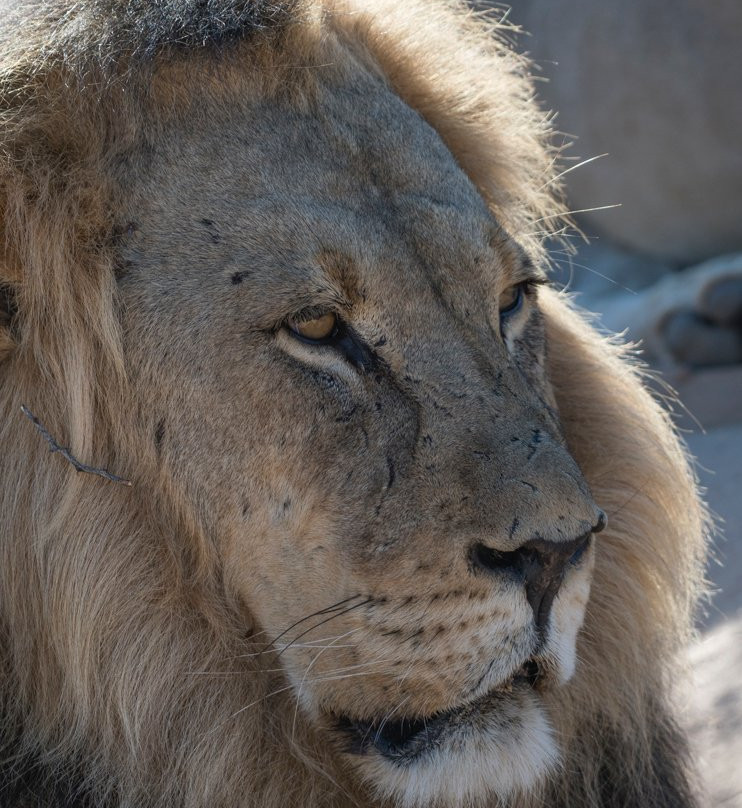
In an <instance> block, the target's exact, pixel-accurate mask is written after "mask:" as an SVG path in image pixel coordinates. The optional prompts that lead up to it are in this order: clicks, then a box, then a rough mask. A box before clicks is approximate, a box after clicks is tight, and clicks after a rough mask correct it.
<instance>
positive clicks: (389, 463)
mask: <svg viewBox="0 0 742 808" xmlns="http://www.w3.org/2000/svg"><path fill="white" fill-rule="evenodd" d="M386 467H387V469H389V477H388V479H387V481H386V488H387V491H388V490H389V489H390V488H391V487H392V485H393V484H394V478H395V477H396V473H395V471H394V461H393V460H392V458H391V457H389V456H387V459H386Z"/></svg>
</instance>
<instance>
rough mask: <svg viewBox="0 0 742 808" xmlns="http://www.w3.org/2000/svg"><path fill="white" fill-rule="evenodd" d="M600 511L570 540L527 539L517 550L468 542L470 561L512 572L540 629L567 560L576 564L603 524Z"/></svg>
mask: <svg viewBox="0 0 742 808" xmlns="http://www.w3.org/2000/svg"><path fill="white" fill-rule="evenodd" d="M605 524H606V519H605V515H604V514H603V513H602V512H601V514H600V518H599V519H598V522H597V524H596V525H595V527H594V528H593V529H592V530H590V531H588V532H587V533H585V534H584V535H582V536H579V537H578V538H576V539H573V540H572V541H566V542H552V541H545V540H544V539H532V540H531V541H527V542H526V543H525V544H523V545H522V546H521V547H519V548H518V549H517V550H511V551H509V552H503V551H500V550H494V549H492V548H491V547H487V545H485V544H480V543H477V544H475V545H473V546H472V548H471V552H470V558H471V561H472V564H473V565H474V566H475V567H477V568H479V569H481V570H484V571H485V572H487V573H494V574H496V575H498V576H502V575H509V576H511V577H513V576H515V577H517V579H518V580H519V581H522V582H523V583H524V585H525V588H526V597H527V598H528V602H529V603H530V605H531V609H533V617H534V620H535V621H536V626H537V628H539V629H543V628H544V627H545V626H546V622H547V620H548V619H549V612H550V611H551V604H552V603H553V601H554V598H555V597H556V594H557V592H558V591H559V587H560V586H561V584H562V579H563V578H564V572H565V568H566V567H567V565H568V564H577V563H578V562H579V560H580V558H581V557H582V556H583V555H584V553H585V551H586V550H587V549H588V547H589V546H590V540H591V537H592V534H593V533H599V532H600V531H601V530H603V528H604V527H605Z"/></svg>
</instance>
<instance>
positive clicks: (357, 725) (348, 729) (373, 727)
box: [335, 659, 541, 765]
mask: <svg viewBox="0 0 742 808" xmlns="http://www.w3.org/2000/svg"><path fill="white" fill-rule="evenodd" d="M540 678H541V669H540V667H539V664H538V662H537V661H536V660H534V659H529V660H527V661H526V662H525V663H524V664H523V665H522V666H521V667H520V668H519V669H518V670H517V671H516V672H515V674H514V675H513V676H512V677H510V678H509V679H508V680H507V681H506V682H502V683H500V684H499V685H497V687H495V688H494V689H492V690H490V691H489V692H487V693H485V694H484V695H483V696H480V697H479V698H477V699H475V700H474V701H471V702H468V703H466V704H463V705H459V706H457V707H452V708H451V709H449V710H444V711H441V712H438V713H434V714H432V715H428V716H421V717H406V718H401V719H398V720H392V719H391V718H387V717H385V718H381V719H373V720H370V721H358V720H354V719H351V718H348V717H346V716H341V717H339V718H337V719H336V723H335V726H336V727H337V729H338V730H340V731H341V732H342V733H344V734H345V736H346V737H347V738H348V740H349V746H348V748H347V751H348V752H350V754H354V755H366V754H369V753H370V752H371V751H372V750H375V751H376V752H378V753H379V754H380V755H381V756H382V757H384V758H386V759H387V760H389V761H391V762H393V763H396V764H397V765H407V764H409V763H412V762H413V761H414V760H415V758H417V757H419V756H420V755H422V754H424V753H426V752H429V751H431V750H433V749H434V748H435V747H436V746H438V745H440V744H441V743H442V741H443V739H444V737H447V736H449V735H451V734H453V733H455V732H456V731H457V730H460V729H463V728H465V727H471V726H473V727H476V723H477V718H478V717H479V716H483V715H485V714H487V713H489V712H490V711H491V710H494V709H497V706H498V704H500V703H502V702H503V700H505V699H507V698H508V695H509V694H510V693H511V692H512V691H513V689H514V688H516V687H518V688H535V687H536V686H537V684H538V682H539V680H540Z"/></svg>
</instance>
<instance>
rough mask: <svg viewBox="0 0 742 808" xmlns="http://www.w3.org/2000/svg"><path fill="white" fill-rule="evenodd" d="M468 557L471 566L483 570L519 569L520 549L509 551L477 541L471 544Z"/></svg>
mask: <svg viewBox="0 0 742 808" xmlns="http://www.w3.org/2000/svg"><path fill="white" fill-rule="evenodd" d="M469 558H470V560H471V563H472V566H474V567H477V568H479V569H481V570H484V571H485V572H503V571H509V570H511V571H514V572H515V571H519V570H520V561H521V551H520V550H513V551H511V552H507V551H502V550H493V549H492V548H491V547H487V545H486V544H481V543H477V544H474V545H472V547H471V550H470V551H469Z"/></svg>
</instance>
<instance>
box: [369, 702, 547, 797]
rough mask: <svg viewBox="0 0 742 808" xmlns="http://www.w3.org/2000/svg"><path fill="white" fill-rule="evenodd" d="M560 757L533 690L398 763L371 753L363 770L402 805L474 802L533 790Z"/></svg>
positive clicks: (378, 789)
mask: <svg viewBox="0 0 742 808" xmlns="http://www.w3.org/2000/svg"><path fill="white" fill-rule="evenodd" d="M557 761H558V754H557V747H556V744H555V742H554V738H553V734H552V730H551V727H550V726H549V722H548V721H547V719H546V716H545V714H544V710H543V708H542V707H541V705H540V703H539V700H538V697H537V696H536V695H535V694H534V693H530V692H529V693H523V694H517V695H516V694H513V697H512V699H508V700H507V701H505V702H503V703H502V705H500V706H498V708H497V709H496V710H495V711H493V712H491V713H489V714H487V715H486V716H481V717H479V718H478V719H477V722H476V726H467V727H465V728H458V729H457V730H456V731H455V732H453V733H451V734H450V735H447V736H446V737H445V739H444V740H443V742H442V743H441V745H440V746H438V747H437V748H436V749H435V751H433V752H430V753H424V754H422V755H421V756H420V757H419V758H418V759H416V760H415V761H414V762H412V763H409V764H406V765H396V764H394V763H390V762H389V761H386V760H384V759H383V758H382V757H380V756H378V755H374V756H373V757H371V758H367V759H366V760H365V761H364V763H363V764H362V766H363V770H364V771H363V774H364V776H365V778H366V780H367V782H368V783H369V785H371V786H372V788H373V789H374V790H375V791H376V793H377V795H378V796H379V797H380V798H382V799H388V800H390V801H391V802H392V803H393V804H394V805H396V806H399V808H423V807H424V808H433V806H436V807H437V808H444V806H445V808H463V807H464V806H466V808H470V806H475V805H480V804H485V803H486V800H487V798H490V799H491V798H492V796H493V795H496V796H497V797H499V798H501V799H507V797H508V796H510V795H512V794H513V793H514V792H516V791H523V790H528V789H529V788H530V787H532V786H533V785H534V784H535V783H536V781H537V780H539V779H540V778H541V777H543V776H544V775H545V774H546V773H547V772H548V771H549V770H550V769H551V768H553V767H554V766H555V765H556V763H557Z"/></svg>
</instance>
